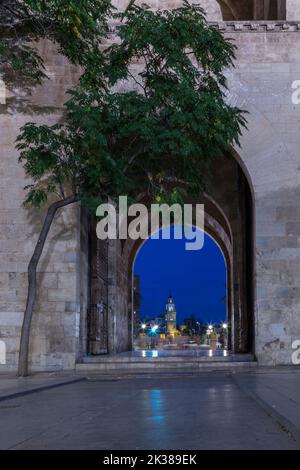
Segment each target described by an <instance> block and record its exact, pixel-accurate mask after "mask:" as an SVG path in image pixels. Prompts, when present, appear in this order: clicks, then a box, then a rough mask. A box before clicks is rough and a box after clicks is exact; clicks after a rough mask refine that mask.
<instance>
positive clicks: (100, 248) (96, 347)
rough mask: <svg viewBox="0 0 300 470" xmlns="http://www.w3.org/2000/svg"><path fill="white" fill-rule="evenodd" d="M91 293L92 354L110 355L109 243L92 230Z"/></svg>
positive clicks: (90, 335)
mask: <svg viewBox="0 0 300 470" xmlns="http://www.w3.org/2000/svg"><path fill="white" fill-rule="evenodd" d="M90 262H91V272H90V276H91V281H90V286H91V293H90V299H91V302H90V309H89V341H88V343H89V344H88V349H89V353H90V354H95V355H96V354H107V353H108V243H107V241H103V240H99V239H98V238H97V235H96V229H95V227H93V225H92V230H91V261H90Z"/></svg>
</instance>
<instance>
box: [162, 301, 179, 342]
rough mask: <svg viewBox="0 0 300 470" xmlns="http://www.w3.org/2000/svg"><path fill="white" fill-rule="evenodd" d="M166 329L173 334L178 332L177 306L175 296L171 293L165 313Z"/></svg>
mask: <svg viewBox="0 0 300 470" xmlns="http://www.w3.org/2000/svg"><path fill="white" fill-rule="evenodd" d="M165 322H166V330H167V332H168V333H169V334H170V335H171V336H175V334H176V333H177V328H176V307H175V303H174V300H173V297H172V296H171V295H170V296H169V298H168V302H167V304H166V313H165Z"/></svg>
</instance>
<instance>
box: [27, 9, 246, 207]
mask: <svg viewBox="0 0 300 470" xmlns="http://www.w3.org/2000/svg"><path fill="white" fill-rule="evenodd" d="M50 3H52V2H50ZM53 3H56V2H53ZM66 3H67V2H66ZM68 3H72V2H68ZM79 3H80V2H79ZM117 17H118V19H119V20H120V21H121V20H122V21H121V23H120V26H119V28H118V33H117V34H118V37H119V40H118V41H115V42H114V43H113V44H112V45H111V46H110V47H108V48H106V49H102V51H101V54H100V52H99V50H97V52H95V50H94V49H93V48H91V54H92V55H93V54H95V55H96V56H99V55H101V59H99V58H97V60H96V59H95V61H93V60H92V59H89V61H88V63H86V64H85V65H86V67H85V71H84V73H83V75H82V78H81V81H80V83H79V84H78V86H77V87H76V89H74V90H72V91H71V92H70V93H71V99H70V100H69V101H68V103H67V104H66V108H65V112H66V114H65V120H64V123H63V124H61V125H55V126H53V127H47V126H38V125H35V124H34V123H29V124H27V125H26V126H25V127H24V128H23V129H22V133H21V135H20V137H19V139H18V140H19V147H18V148H19V149H20V150H21V157H20V159H21V161H22V162H23V163H24V165H25V169H26V171H27V173H28V175H30V176H31V177H32V178H33V180H34V184H33V186H31V187H30V192H29V196H28V199H27V201H28V202H31V203H35V204H40V203H41V202H45V201H46V200H47V197H48V195H49V193H52V192H56V193H57V194H58V195H59V197H62V198H63V197H65V195H66V194H70V192H71V193H72V194H75V193H76V194H77V195H79V196H80V198H81V199H82V200H85V201H86V202H87V203H88V204H89V205H90V206H93V205H94V204H95V203H96V204H97V203H98V202H99V200H100V199H103V198H106V197H107V196H110V197H112V198H114V197H117V196H118V195H120V194H128V195H129V196H130V197H131V198H133V199H136V198H137V197H138V195H139V194H140V193H141V191H143V192H144V191H147V192H148V194H149V195H150V196H151V198H152V199H156V200H157V201H162V200H169V201H170V200H171V201H172V202H174V201H177V200H181V198H182V196H183V194H184V193H185V192H188V193H189V194H192V195H195V194H197V193H199V191H201V190H202V189H203V187H204V184H205V178H206V175H207V174H208V172H209V166H210V162H211V161H212V159H213V158H214V157H216V156H218V155H221V154H222V153H224V152H225V151H226V150H227V149H228V146H229V145H231V144H233V143H235V142H238V137H239V134H240V128H241V126H243V125H244V123H245V121H244V118H243V115H242V113H241V111H240V110H239V109H236V108H233V107H230V106H229V105H228V104H227V103H226V100H225V95H224V91H225V89H226V79H225V76H224V70H225V69H226V68H227V67H229V66H232V65H233V64H232V61H233V58H234V45H233V44H232V43H231V42H230V41H228V40H225V39H224V37H223V35H222V34H221V33H220V32H219V31H217V30H216V29H214V28H212V27H210V26H209V25H208V24H207V22H206V18H205V15H204V13H203V11H202V9H201V8H200V7H198V6H196V5H190V4H189V3H188V2H187V1H184V2H183V6H182V7H181V8H178V9H175V10H171V11H156V12H153V11H151V10H149V9H146V8H144V7H138V6H135V5H132V6H131V8H129V9H128V11H127V12H126V13H125V15H124V14H122V15H120V14H117ZM61 34H62V33H61ZM100 39H101V37H99V42H100ZM79 40H80V39H79ZM72 50H73V49H72V48H71V51H72ZM66 53H67V52H66ZM68 54H69V56H70V57H71V58H72V60H73V59H74V57H73V56H72V53H71V52H68ZM76 60H77V59H76ZM137 64H138V66H137Z"/></svg>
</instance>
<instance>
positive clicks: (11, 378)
mask: <svg viewBox="0 0 300 470" xmlns="http://www.w3.org/2000/svg"><path fill="white" fill-rule="evenodd" d="M81 380H84V378H83V377H80V376H76V375H75V374H74V372H69V373H68V372H61V373H59V372H45V373H37V374H33V375H30V376H29V377H24V378H20V377H16V374H15V373H0V401H3V400H8V399H13V398H16V397H21V396H25V395H28V394H31V393H36V392H38V391H43V390H48V389H51V388H56V387H61V386H63V385H67V384H71V383H76V382H78V381H81Z"/></svg>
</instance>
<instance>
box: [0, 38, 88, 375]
mask: <svg viewBox="0 0 300 470" xmlns="http://www.w3.org/2000/svg"><path fill="white" fill-rule="evenodd" d="M40 50H41V54H42V55H43V57H44V58H45V64H46V68H47V72H48V74H49V77H50V79H49V80H47V81H45V82H44V84H43V86H39V87H37V88H36V89H35V90H34V91H33V94H32V96H30V95H24V93H23V91H18V90H14V92H11V91H8V94H7V102H6V105H0V175H1V180H0V339H1V340H4V341H5V343H6V349H7V358H6V365H3V366H1V369H0V370H2V369H15V368H16V364H17V358H18V348H19V337H20V330H21V324H22V319H23V312H24V308H25V301H26V293H27V266H28V262H29V260H30V257H31V255H32V253H33V250H34V246H35V243H36V241H37V237H38V233H39V231H40V228H41V222H42V220H43V217H44V215H45V211H44V210H43V211H33V210H28V209H26V208H24V207H23V206H22V203H23V201H24V197H25V192H24V190H23V188H24V186H25V185H26V184H28V182H29V181H26V179H25V177H24V171H23V169H22V166H21V165H20V164H18V155H17V151H16V150H15V139H16V137H17V135H18V132H19V128H20V127H21V126H22V125H24V124H25V123H26V122H28V121H33V120H34V121H38V122H40V123H55V122H57V121H58V120H59V118H60V107H61V105H62V103H63V102H64V101H65V100H66V93H65V92H66V90H67V89H68V88H70V87H71V86H72V85H73V84H74V82H75V80H76V79H77V77H78V71H77V70H76V69H75V68H74V67H72V66H71V65H70V64H68V63H67V62H66V60H65V59H64V58H63V57H61V56H60V55H58V54H57V53H56V51H55V50H53V47H52V46H51V44H50V43H49V42H47V41H45V42H44V43H42V44H40ZM78 220H79V207H78V206H77V207H76V206H74V207H68V208H66V209H64V210H60V211H59V212H58V213H57V215H56V218H55V221H54V223H53V226H52V228H51V231H50V234H49V239H48V242H47V243H46V246H45V249H44V253H43V256H42V259H41V262H40V264H39V274H38V282H39V293H38V298H37V304H36V308H35V312H34V318H33V323H32V337H31V343H30V363H31V367H32V368H34V369H35V370H46V369H51V370H53V369H61V368H65V369H70V368H73V367H74V364H75V355H76V350H77V349H78V338H79V311H80V303H79V302H80V295H79V286H78V280H79V276H78V272H79V246H80V244H79V241H80V240H79V225H78Z"/></svg>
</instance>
